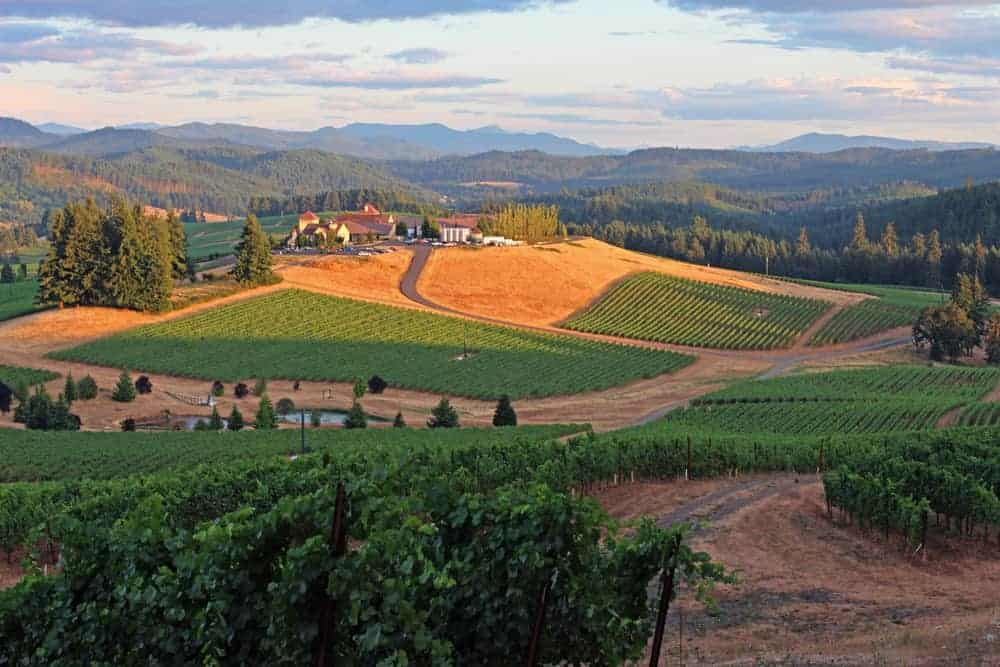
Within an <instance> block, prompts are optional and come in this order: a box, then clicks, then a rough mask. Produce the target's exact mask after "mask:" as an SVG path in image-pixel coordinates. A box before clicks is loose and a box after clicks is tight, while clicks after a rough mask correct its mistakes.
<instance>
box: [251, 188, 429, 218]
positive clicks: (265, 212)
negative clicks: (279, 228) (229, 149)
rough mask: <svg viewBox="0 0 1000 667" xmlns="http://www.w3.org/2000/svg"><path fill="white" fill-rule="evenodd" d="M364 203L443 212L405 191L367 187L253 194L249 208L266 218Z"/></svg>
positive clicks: (404, 210) (382, 207) (403, 210)
mask: <svg viewBox="0 0 1000 667" xmlns="http://www.w3.org/2000/svg"><path fill="white" fill-rule="evenodd" d="M365 204H373V205H375V206H376V207H377V208H379V209H380V210H382V211H396V212H399V213H413V214H415V215H442V216H443V215H445V214H446V212H445V211H444V209H442V208H440V207H437V206H434V205H432V204H428V203H427V202H426V201H423V200H421V199H419V198H417V197H415V196H414V195H412V194H410V193H408V192H404V191H401V190H381V189H369V188H357V189H352V190H329V191H327V192H321V193H319V194H314V195H296V196H293V197H269V196H253V197H251V198H250V205H249V210H250V212H251V213H254V214H256V215H259V216H261V217H270V216H276V215H292V214H298V213H305V212H306V211H360V210H361V209H362V208H363V207H364V205H365Z"/></svg>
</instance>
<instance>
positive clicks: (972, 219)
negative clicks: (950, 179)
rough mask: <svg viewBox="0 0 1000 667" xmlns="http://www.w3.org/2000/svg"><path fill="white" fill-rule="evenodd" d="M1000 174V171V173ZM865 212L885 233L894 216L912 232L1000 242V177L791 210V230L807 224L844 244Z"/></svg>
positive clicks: (824, 240)
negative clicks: (912, 194)
mask: <svg viewBox="0 0 1000 667" xmlns="http://www.w3.org/2000/svg"><path fill="white" fill-rule="evenodd" d="M998 176H1000V174H998ZM859 212H860V213H861V214H862V215H863V216H864V219H865V222H866V223H867V225H868V229H869V230H874V231H876V232H878V233H881V230H883V229H884V228H885V226H886V224H888V223H889V222H893V223H895V227H896V232H897V233H898V234H899V235H900V236H901V237H903V238H909V237H911V236H913V234H915V233H917V232H920V233H922V234H925V235H926V234H928V233H930V231H931V230H933V229H937V230H938V231H939V232H940V234H941V239H942V240H944V241H955V242H961V243H971V242H972V241H974V240H975V238H976V236H977V235H980V236H982V239H983V241H985V242H986V243H988V244H990V245H996V244H1000V183H998V182H994V183H987V184H984V185H977V186H968V187H961V188H955V189H951V190H944V191H942V192H939V193H937V194H935V195H933V196H929V197H918V198H914V199H906V200H900V201H893V202H883V203H879V204H869V205H867V206H861V207H851V208H844V209H841V210H837V211H823V210H811V211H804V212H802V213H800V214H798V215H795V216H789V217H788V218H787V219H786V221H785V226H786V227H788V228H789V229H790V230H795V229H798V227H800V226H804V227H806V228H807V229H808V230H809V233H810V235H811V236H812V238H813V240H814V241H816V242H819V243H821V244H822V245H827V246H830V245H840V244H844V243H846V242H847V241H848V240H849V239H850V236H851V230H852V229H853V226H854V223H855V220H856V219H857V214H858V213H859Z"/></svg>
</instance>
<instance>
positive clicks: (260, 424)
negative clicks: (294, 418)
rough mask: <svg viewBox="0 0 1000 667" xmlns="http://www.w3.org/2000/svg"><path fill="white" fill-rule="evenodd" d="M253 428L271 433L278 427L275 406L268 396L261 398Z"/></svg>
mask: <svg viewBox="0 0 1000 667" xmlns="http://www.w3.org/2000/svg"><path fill="white" fill-rule="evenodd" d="M253 427H254V428H255V429H257V430H258V431H269V430H271V429H274V428H277V427H278V416H277V415H276V414H275V413H274V406H273V405H272V404H271V399H270V398H268V397H267V394H264V395H263V396H261V397H260V405H258V406H257V416H256V417H255V418H254V420H253Z"/></svg>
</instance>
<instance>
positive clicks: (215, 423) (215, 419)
mask: <svg viewBox="0 0 1000 667" xmlns="http://www.w3.org/2000/svg"><path fill="white" fill-rule="evenodd" d="M224 427H225V424H223V423H222V416H221V415H220V414H219V408H217V407H215V406H212V416H211V418H209V420H208V428H209V429H210V430H212V431H221V430H222V429H223V428H224Z"/></svg>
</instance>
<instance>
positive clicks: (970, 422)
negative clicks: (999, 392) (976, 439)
mask: <svg viewBox="0 0 1000 667" xmlns="http://www.w3.org/2000/svg"><path fill="white" fill-rule="evenodd" d="M997 423H1000V403H973V404H972V405H967V406H966V407H964V408H963V409H962V412H960V413H959V415H958V418H957V419H956V420H955V425H956V426H993V425H995V424H997Z"/></svg>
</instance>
